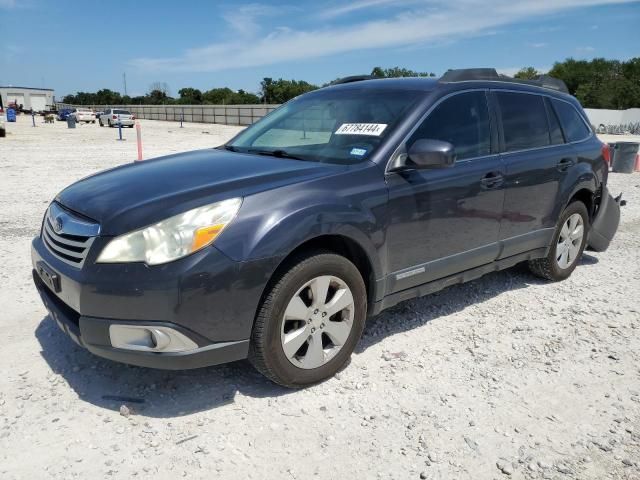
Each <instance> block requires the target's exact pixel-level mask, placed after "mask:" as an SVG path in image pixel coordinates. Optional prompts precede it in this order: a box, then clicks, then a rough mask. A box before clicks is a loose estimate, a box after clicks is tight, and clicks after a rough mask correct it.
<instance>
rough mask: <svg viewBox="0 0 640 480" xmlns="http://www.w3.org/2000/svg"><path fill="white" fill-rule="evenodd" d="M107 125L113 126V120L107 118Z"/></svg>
mask: <svg viewBox="0 0 640 480" xmlns="http://www.w3.org/2000/svg"><path fill="white" fill-rule="evenodd" d="M107 125H109V128H111V127H113V125H111V120H107Z"/></svg>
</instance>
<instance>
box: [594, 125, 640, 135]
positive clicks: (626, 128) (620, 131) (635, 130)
mask: <svg viewBox="0 0 640 480" xmlns="http://www.w3.org/2000/svg"><path fill="white" fill-rule="evenodd" d="M595 128H596V131H597V132H598V133H608V134H611V135H640V122H638V123H622V124H619V125H605V124H603V123H601V124H600V125H598V126H597V127H595Z"/></svg>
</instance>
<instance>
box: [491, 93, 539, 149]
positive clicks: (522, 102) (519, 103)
mask: <svg viewBox="0 0 640 480" xmlns="http://www.w3.org/2000/svg"><path fill="white" fill-rule="evenodd" d="M496 98H497V99H498V105H499V107H500V115H501V117H502V129H503V131H504V146H505V151H507V152H514V151H517V150H527V149H530V148H539V147H546V146H549V145H551V140H550V135H549V125H548V124H547V112H546V110H545V106H544V98H543V97H542V96H540V95H532V94H528V93H515V92H496Z"/></svg>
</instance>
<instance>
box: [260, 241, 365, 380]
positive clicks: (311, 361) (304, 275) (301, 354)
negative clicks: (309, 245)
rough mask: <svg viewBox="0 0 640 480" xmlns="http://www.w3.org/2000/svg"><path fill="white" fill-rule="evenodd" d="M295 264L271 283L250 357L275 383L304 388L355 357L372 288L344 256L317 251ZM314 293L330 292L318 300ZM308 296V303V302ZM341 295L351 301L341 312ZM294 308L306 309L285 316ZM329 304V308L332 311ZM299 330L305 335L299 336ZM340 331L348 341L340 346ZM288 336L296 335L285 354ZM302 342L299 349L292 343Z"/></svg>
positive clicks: (341, 342)
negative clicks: (353, 353) (334, 305)
mask: <svg viewBox="0 0 640 480" xmlns="http://www.w3.org/2000/svg"><path fill="white" fill-rule="evenodd" d="M289 265H290V266H289V268H288V269H287V270H286V271H285V272H284V273H282V274H281V275H279V277H277V278H275V279H274V280H273V282H272V283H271V286H270V287H268V290H267V291H266V294H265V296H264V298H263V300H262V303H261V305H260V307H259V309H258V313H257V316H256V319H255V323H254V326H253V331H252V334H251V344H250V347H249V361H250V362H251V363H252V364H253V366H254V367H255V368H256V369H257V370H258V371H259V372H260V373H262V374H263V375H264V376H266V377H267V378H269V379H270V380H271V381H273V382H275V383H277V384H279V385H282V386H285V387H289V388H301V387H305V386H307V385H313V384H315V383H318V382H321V381H323V380H325V379H327V378H329V377H331V376H333V375H334V374H335V373H336V372H338V371H339V370H340V369H341V368H342V367H343V366H344V365H345V364H346V362H347V361H348V360H349V358H350V357H351V353H352V352H353V350H354V348H355V346H356V344H357V343H358V340H359V339H360V336H361V335H362V330H363V329H364V324H365V319H366V314H367V292H366V288H365V285H364V281H363V280H362V276H361V275H360V272H359V271H358V269H357V268H356V267H355V265H354V264H353V263H351V262H350V261H349V260H347V259H346V258H344V257H342V256H340V255H336V254H334V253H330V252H325V251H321V252H315V253H312V254H310V255H307V256H302V257H298V258H297V259H295V260H293V261H292V262H291V263H290V264H289ZM327 279H329V280H327ZM314 282H319V283H314ZM323 282H331V283H326V285H328V290H327V289H324V290H323V286H322V285H324V283H323ZM334 282H335V283H334ZM309 284H311V286H308V285H309ZM312 287H313V288H312ZM314 288H315V290H314ZM313 291H324V292H327V293H326V296H325V299H324V300H323V301H322V302H315V301H314V300H313V298H312V292H313ZM348 293H350V294H351V296H349V295H348ZM305 297H306V300H307V301H306V302H305V301H303V300H302V299H303V298H305ZM318 298H320V297H318ZM327 298H328V299H329V301H327V300H326V299H327ZM296 299H297V300H296ZM338 299H340V300H344V302H340V304H342V303H346V302H349V301H351V303H349V306H348V307H342V309H341V310H337V312H338V313H332V312H331V303H332V301H337V300H338ZM316 303H317V305H321V306H320V309H322V311H319V309H316V308H315V307H316V306H317V305H316ZM294 304H295V305H294ZM289 307H292V310H290V311H294V310H295V311H296V312H299V311H300V310H299V309H295V308H293V307H299V308H300V307H301V308H302V313H301V314H300V315H293V316H291V315H288V318H287V319H286V320H285V311H287V310H288V308H289ZM324 307H327V311H326V312H325V310H324ZM336 307H338V306H336ZM305 309H306V310H305ZM302 317H305V318H304V319H303V318H302ZM306 317H313V318H306ZM325 322H326V323H325ZM329 325H331V327H329ZM296 332H301V333H299V334H297V335H296ZM347 332H348V333H347ZM338 333H339V337H341V338H342V340H339V341H337V342H336V343H335V344H334V341H333V339H335V338H338V337H336V336H335V335H336V334H338ZM287 336H289V337H293V340H289V343H288V344H289V351H290V352H289V354H287V353H285V345H286V344H287V341H286V338H287ZM298 339H301V341H298ZM298 343H300V347H299V348H297V349H296V346H292V345H294V344H295V345H297V344H298ZM313 345H315V346H316V347H317V348H314V347H313ZM293 349H296V350H295V352H294V350H293ZM291 352H293V353H291ZM314 354H315V355H314ZM318 355H319V356H318Z"/></svg>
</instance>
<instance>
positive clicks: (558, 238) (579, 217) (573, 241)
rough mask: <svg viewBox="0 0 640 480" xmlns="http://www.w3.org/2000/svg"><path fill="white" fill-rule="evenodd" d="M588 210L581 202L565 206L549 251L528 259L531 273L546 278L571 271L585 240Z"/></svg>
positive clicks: (554, 279) (553, 278)
mask: <svg viewBox="0 0 640 480" xmlns="http://www.w3.org/2000/svg"><path fill="white" fill-rule="evenodd" d="M588 233H589V213H588V212H587V207H585V205H584V203H582V202H580V201H576V202H573V203H571V204H569V206H568V207H567V208H565V210H564V212H562V216H561V217H560V222H558V226H557V227H556V232H555V233H554V235H553V241H552V243H551V248H550V249H549V254H548V255H547V256H546V257H545V258H538V259H535V260H530V261H529V269H530V270H531V272H532V273H533V274H534V275H537V276H538V277H542V278H546V279H547V280H553V281H558V280H564V279H565V278H568V277H569V275H571V274H572V273H573V271H574V270H575V268H576V266H577V265H578V260H579V259H580V257H581V256H582V252H583V251H584V248H585V246H586V243H587V235H588Z"/></svg>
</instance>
